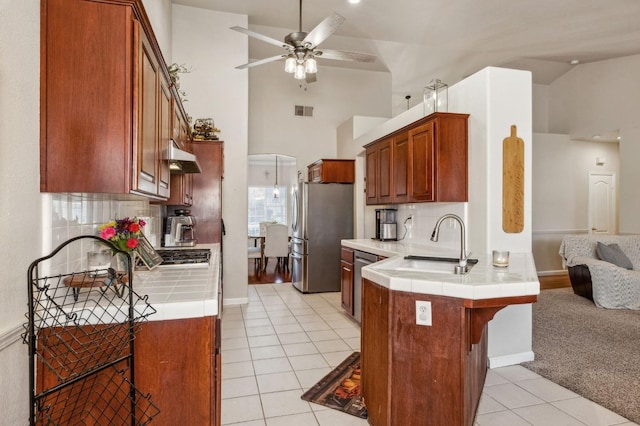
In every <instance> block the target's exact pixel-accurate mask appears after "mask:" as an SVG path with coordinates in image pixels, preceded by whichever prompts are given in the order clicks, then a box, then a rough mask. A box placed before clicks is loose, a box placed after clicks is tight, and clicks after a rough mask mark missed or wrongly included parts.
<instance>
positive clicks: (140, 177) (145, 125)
mask: <svg viewBox="0 0 640 426" xmlns="http://www.w3.org/2000/svg"><path fill="white" fill-rule="evenodd" d="M137 33H138V38H139V45H138V49H139V51H138V81H137V84H138V105H137V107H138V111H137V119H138V121H137V164H136V166H137V167H136V176H137V181H136V182H135V184H134V185H133V189H134V190H138V191H142V192H145V193H148V194H156V193H157V191H158V164H159V153H158V137H159V136H158V110H157V105H158V84H159V83H158V78H159V74H160V73H159V68H158V62H157V61H156V58H155V56H154V53H153V50H152V48H151V45H150V43H149V40H148V39H147V36H146V35H145V34H144V32H143V31H142V30H141V29H139V30H138V31H137Z"/></svg>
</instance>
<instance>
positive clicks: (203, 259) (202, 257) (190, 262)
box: [156, 249, 211, 267]
mask: <svg viewBox="0 0 640 426" xmlns="http://www.w3.org/2000/svg"><path fill="white" fill-rule="evenodd" d="M156 251H157V252H158V254H159V255H160V257H162V263H161V264H160V266H183V267H184V266H200V267H207V266H209V260H210V259H211V250H210V249H156Z"/></svg>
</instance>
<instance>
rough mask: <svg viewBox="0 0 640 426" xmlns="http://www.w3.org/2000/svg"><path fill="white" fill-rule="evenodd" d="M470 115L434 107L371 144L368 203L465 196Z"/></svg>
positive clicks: (460, 199)
mask: <svg viewBox="0 0 640 426" xmlns="http://www.w3.org/2000/svg"><path fill="white" fill-rule="evenodd" d="M468 117H469V115H468V114H455V113H434V114H431V115H429V116H427V117H424V118H422V119H420V120H418V121H416V122H415V123H412V124H410V125H408V126H406V127H404V128H402V129H399V130H398V131H396V132H394V133H392V134H390V135H387V136H385V137H384V138H381V139H379V140H377V141H375V142H372V143H370V144H368V145H367V146H366V147H365V148H366V153H367V158H366V161H367V164H366V171H367V204H392V203H418V202H428V201H443V202H445V201H446V202H463V201H467V200H468V193H467V176H468V170H467V168H468V158H467V155H468V154H467V150H468V147H467V141H468V136H467V134H468V131H467V119H468ZM371 177H373V179H372V178H371ZM374 194H375V195H374Z"/></svg>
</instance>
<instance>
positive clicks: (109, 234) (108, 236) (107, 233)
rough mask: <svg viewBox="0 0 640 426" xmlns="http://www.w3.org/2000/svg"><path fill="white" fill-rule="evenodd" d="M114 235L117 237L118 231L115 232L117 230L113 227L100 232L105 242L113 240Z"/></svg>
mask: <svg viewBox="0 0 640 426" xmlns="http://www.w3.org/2000/svg"><path fill="white" fill-rule="evenodd" d="M114 235H116V230H115V229H113V228H112V227H107V228H104V229H103V230H102V231H101V232H100V238H102V239H103V240H109V239H111V238H112V237H113V236H114Z"/></svg>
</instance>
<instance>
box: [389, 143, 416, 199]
mask: <svg viewBox="0 0 640 426" xmlns="http://www.w3.org/2000/svg"><path fill="white" fill-rule="evenodd" d="M392 148H393V149H392V153H391V158H392V161H393V166H392V167H391V170H392V172H393V180H392V181H393V201H394V202H396V203H406V202H409V200H410V187H411V182H412V179H411V174H410V173H409V171H410V170H411V168H410V167H409V135H408V133H407V132H403V133H400V134H399V135H397V136H394V137H393V141H392Z"/></svg>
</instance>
